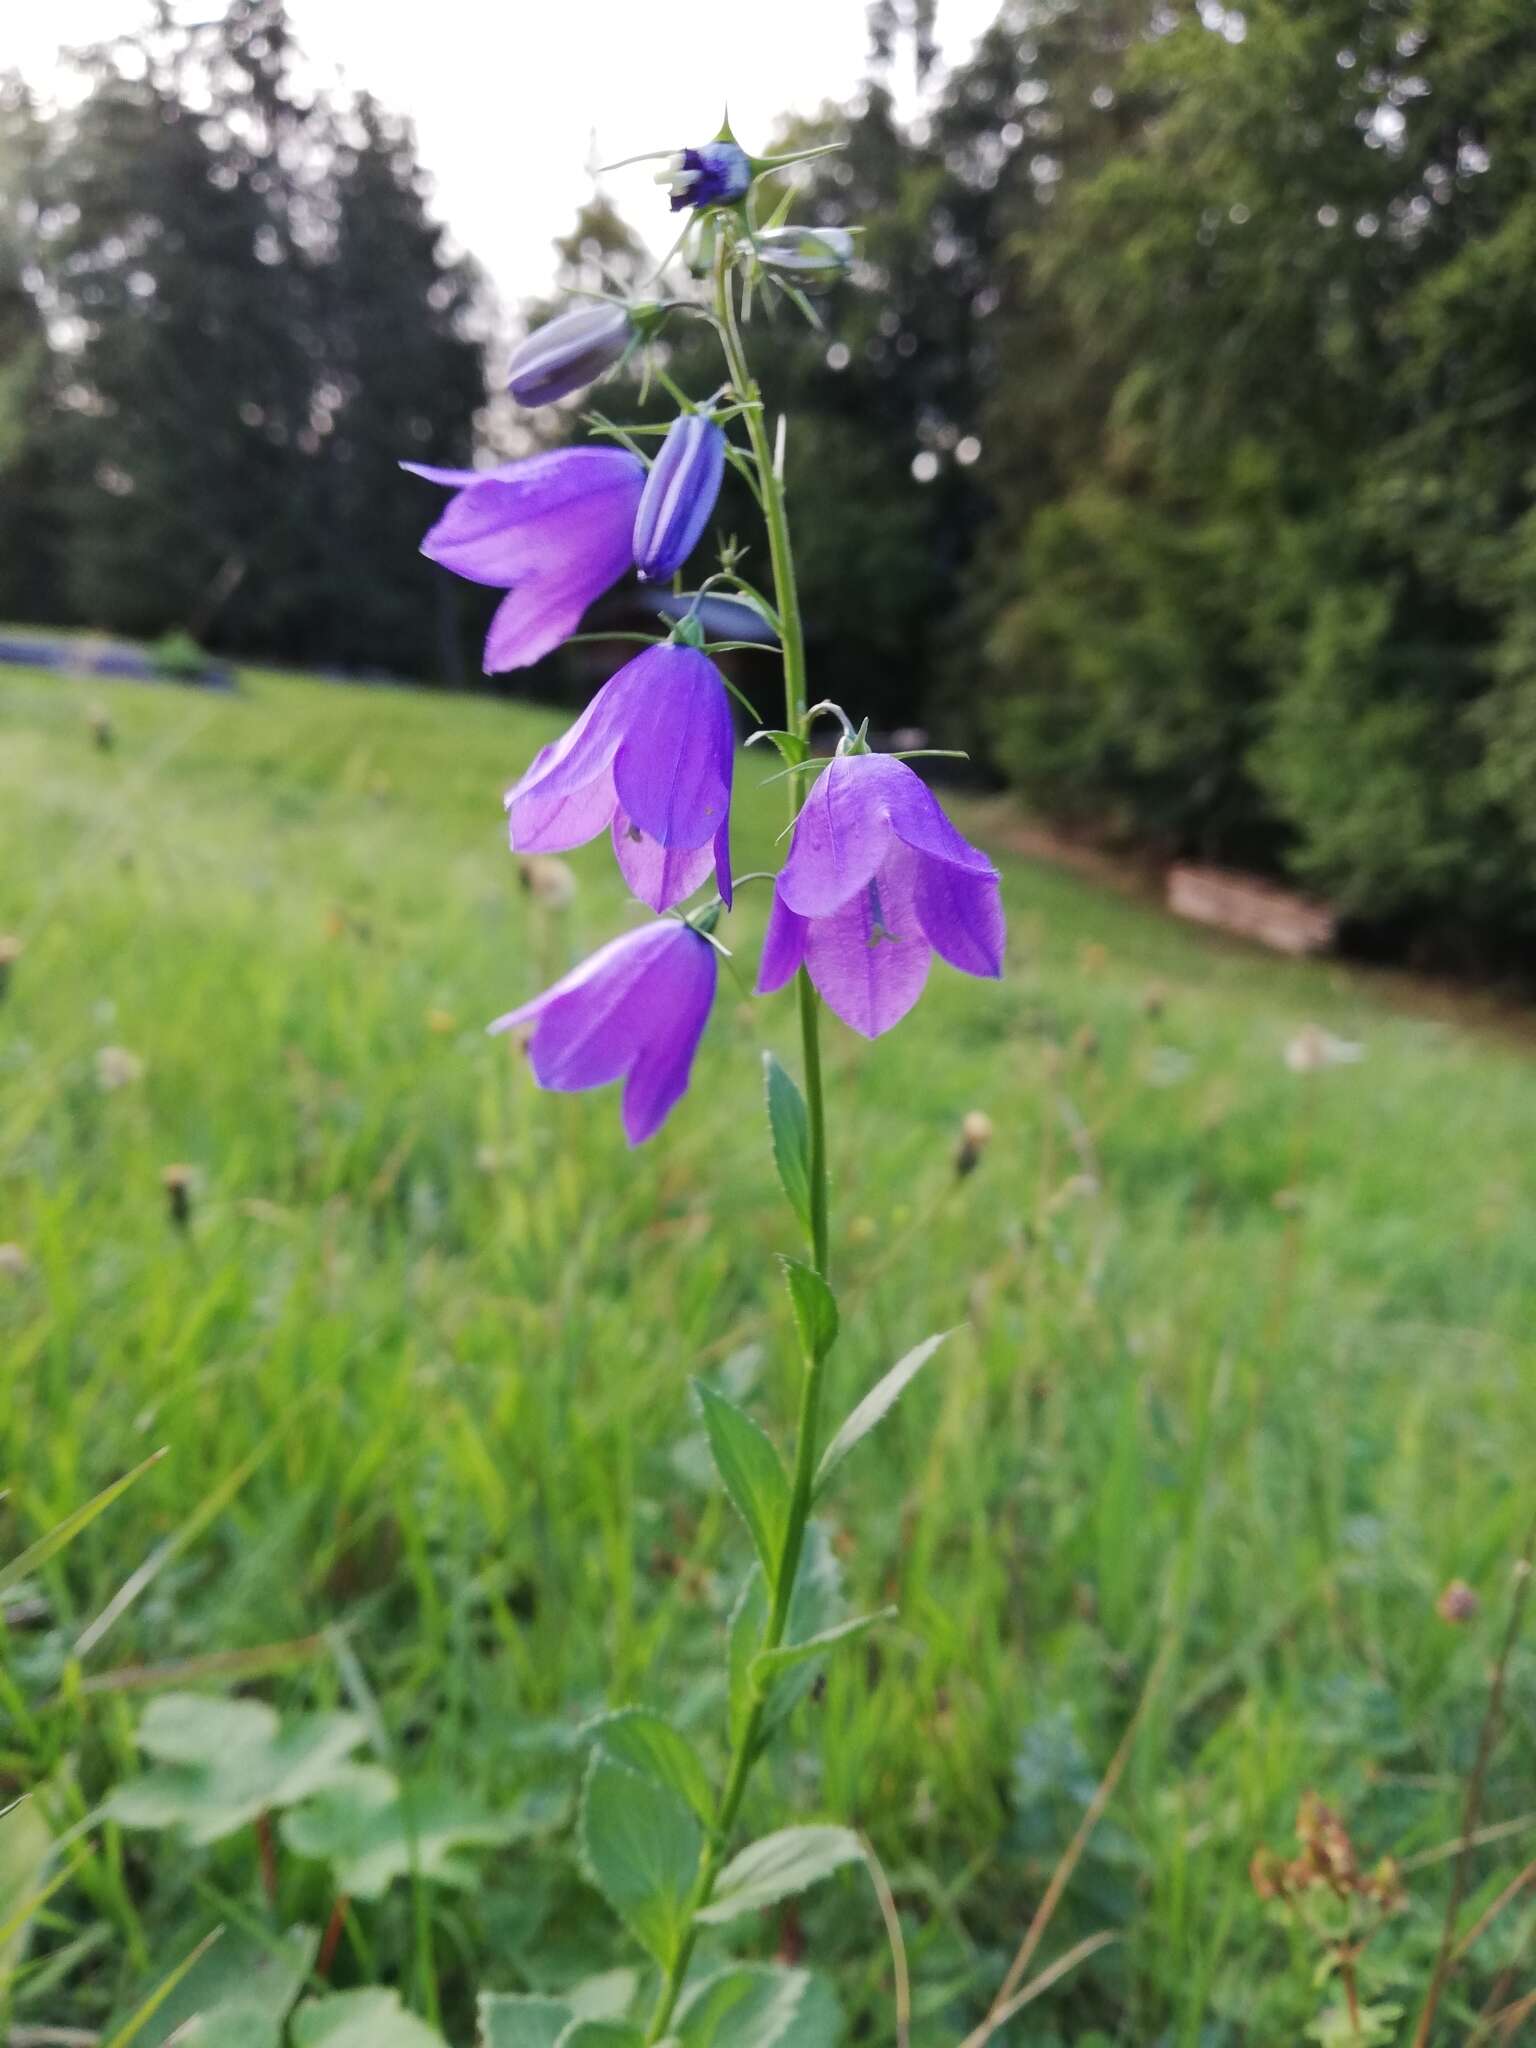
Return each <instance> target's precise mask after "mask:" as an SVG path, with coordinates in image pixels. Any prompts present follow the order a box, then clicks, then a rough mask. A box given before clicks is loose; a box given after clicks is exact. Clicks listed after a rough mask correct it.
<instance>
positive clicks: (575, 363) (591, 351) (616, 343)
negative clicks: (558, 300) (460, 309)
mask: <svg viewBox="0 0 1536 2048" xmlns="http://www.w3.org/2000/svg"><path fill="white" fill-rule="evenodd" d="M633 333H634V329H633V327H632V325H631V323H630V317H629V308H628V307H627V306H614V305H609V304H598V305H594V306H578V307H576V308H575V309H574V311H572V312H569V313H557V314H556V316H555V318H554V319H553V320H546V321H545V323H544V325H543V326H542V327H536V328H535V329H534V331H533V332H532V334H529V335H525V336H524V338H523V339H522V340H521V341H520V342H519V343H518V345H517V347H516V348H515V349H514V350H513V351H512V362H511V366H510V368H509V370H508V372H507V389H508V391H510V392H511V394H512V396H513V397H514V398H515V399H516V400H517V402H518V404H519V405H553V404H554V402H555V400H556V399H557V398H568V397H569V396H570V394H571V393H572V392H573V391H580V390H581V389H582V388H583V386H584V385H587V384H591V383H593V382H594V381H595V380H596V379H597V378H599V377H601V375H602V374H603V372H604V370H611V369H612V368H613V366H614V364H615V363H616V362H617V361H618V360H619V358H620V357H621V356H622V355H623V353H624V351H625V350H626V349H627V348H628V347H629V344H630V339H631V337H632V335H633Z"/></svg>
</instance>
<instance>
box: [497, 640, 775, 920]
mask: <svg viewBox="0 0 1536 2048" xmlns="http://www.w3.org/2000/svg"><path fill="white" fill-rule="evenodd" d="M735 749H736V735H735V729H734V727H733V725H732V723H731V706H730V700H729V698H728V697H727V695H726V689H725V683H724V681H723V680H722V678H721V675H720V671H719V670H718V669H717V668H716V667H715V665H714V663H713V662H712V661H711V660H710V659H709V657H708V655H706V654H701V653H700V652H699V650H698V648H696V647H689V646H686V645H684V644H683V643H681V642H668V643H667V644H666V645H664V646H660V647H647V648H646V649H645V651H644V652H643V653H641V654H637V655H636V656H635V658H634V660H633V661H631V662H626V663H625V665H624V667H623V668H621V669H620V670H619V672H618V674H617V675H615V676H613V677H611V678H610V679H609V681H607V682H606V683H604V685H603V687H602V688H601V689H600V690H599V691H598V693H597V695H596V696H595V697H594V698H593V699H592V702H591V703H590V704H589V705H588V706H587V708H586V710H585V711H584V712H583V713H582V714H581V716H580V718H578V719H577V721H576V723H575V724H574V725H573V726H572V727H571V728H570V730H569V732H567V733H566V734H565V735H564V737H563V738H561V739H558V740H555V741H554V742H553V743H552V744H551V745H549V746H547V747H541V748H540V749H539V751H538V753H537V754H536V755H535V756H534V758H533V763H532V765H531V767H530V768H529V769H528V772H527V773H526V774H525V775H524V776H523V777H522V778H521V780H520V781H518V782H516V783H514V784H513V786H512V787H511V789H509V790H508V791H507V795H506V807H507V826H508V830H509V832H510V835H511V840H512V850H513V852H514V853H564V852H566V851H568V850H569V848H571V847H573V846H582V845H585V843H586V842H587V840H589V839H595V838H596V836H597V834H598V833H599V832H602V831H605V830H609V829H611V830H612V833H613V850H614V853H615V855H616V856H617V858H618V863H619V867H620V869H621V870H622V872H623V875H624V879H625V880H626V881H627V882H628V883H629V886H630V887H631V888H632V889H633V890H634V892H635V894H636V895H637V896H638V897H639V898H640V900H641V901H642V902H643V903H648V904H649V905H650V906H651V908H652V910H670V909H671V907H672V905H673V904H674V903H681V902H682V900H683V898H684V897H685V896H691V895H692V893H693V891H694V890H695V889H697V888H698V886H699V884H700V883H701V882H702V881H703V880H704V878H705V876H706V875H707V874H708V873H709V871H710V869H711V867H713V869H714V871H715V886H716V887H717V888H718V889H719V891H720V895H721V898H722V899H723V901H724V902H726V903H727V904H729V902H730V900H731V837H730V807H731V780H732V775H733V772H734V769H735Z"/></svg>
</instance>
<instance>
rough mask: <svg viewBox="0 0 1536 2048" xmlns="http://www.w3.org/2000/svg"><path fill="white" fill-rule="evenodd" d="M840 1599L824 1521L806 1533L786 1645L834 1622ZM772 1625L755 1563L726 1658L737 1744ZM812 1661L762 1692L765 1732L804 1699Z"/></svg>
mask: <svg viewBox="0 0 1536 2048" xmlns="http://www.w3.org/2000/svg"><path fill="white" fill-rule="evenodd" d="M841 1604H842V1574H841V1572H840V1571H839V1569H838V1563H837V1556H836V1553H835V1552H834V1550H833V1548H832V1541H831V1538H830V1537H829V1536H828V1534H827V1531H826V1529H825V1527H824V1526H823V1525H822V1524H821V1523H820V1522H812V1523H810V1524H809V1525H808V1527H807V1528H806V1532H805V1542H804V1543H803V1545H802V1546H801V1550H800V1565H799V1569H798V1570H797V1571H796V1573H795V1590H794V1593H793V1595H792V1596H791V1598H790V1603H789V1621H788V1624H787V1625H786V1627H785V1630H784V1643H785V1646H786V1647H793V1646H794V1645H796V1644H798V1643H804V1642H809V1641H810V1640H811V1638H812V1637H814V1636H818V1635H821V1634H823V1633H824V1632H825V1631H826V1630H828V1629H830V1628H832V1627H833V1626H834V1625H835V1622H836V1619H837V1615H838V1609H839V1607H840V1606H841ZM767 1627H768V1594H767V1588H766V1586H765V1584H764V1581H763V1574H762V1572H761V1570H760V1569H759V1567H757V1566H756V1565H754V1566H753V1568H752V1570H751V1571H750V1572H749V1573H748V1575H747V1578H746V1582H745V1583H744V1584H743V1586H742V1589H741V1593H740V1595H739V1596H738V1598H737V1602H736V1606H735V1609H734V1610H733V1612H732V1615H731V1626H730V1635H729V1647H728V1652H727V1662H728V1667H729V1673H730V1734H731V1740H732V1742H733V1743H735V1742H739V1741H740V1740H741V1738H742V1735H743V1734H744V1733H745V1730H746V1725H747V1718H748V1716H749V1715H750V1714H751V1712H752V1708H753V1706H754V1704H755V1703H756V1701H757V1699H758V1687H757V1685H756V1684H755V1683H754V1681H753V1677H752V1666H753V1662H754V1660H755V1659H756V1658H757V1657H758V1656H759V1655H760V1654H762V1649H763V1636H764V1634H765V1632H766V1630H767ZM815 1676H816V1671H815V1664H814V1660H813V1659H810V1658H807V1659H806V1660H804V1661H803V1662H800V1663H798V1664H796V1665H793V1666H791V1667H790V1668H787V1669H785V1670H782V1671H781V1672H780V1673H779V1675H778V1677H776V1678H775V1679H773V1680H772V1681H771V1682H770V1684H769V1685H768V1686H767V1688H766V1689H765V1690H764V1692H763V1695H762V1697H763V1701H764V1717H763V1727H764V1731H765V1733H771V1732H772V1730H773V1729H775V1728H777V1727H778V1726H779V1724H780V1723H781V1722H782V1721H784V1720H785V1719H786V1718H787V1717H788V1716H789V1715H790V1714H791V1713H793V1711H794V1709H795V1708H796V1707H797V1706H798V1705H799V1704H800V1702H801V1700H803V1699H804V1698H805V1696H806V1694H807V1693H808V1692H809V1691H810V1689H811V1685H812V1683H813V1682H814V1680H815Z"/></svg>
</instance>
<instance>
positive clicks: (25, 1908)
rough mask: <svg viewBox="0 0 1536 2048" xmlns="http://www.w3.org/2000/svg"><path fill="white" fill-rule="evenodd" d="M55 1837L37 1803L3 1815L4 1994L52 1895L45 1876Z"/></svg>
mask: <svg viewBox="0 0 1536 2048" xmlns="http://www.w3.org/2000/svg"><path fill="white" fill-rule="evenodd" d="M52 1854H53V1834H52V1831H51V1830H50V1828H49V1826H48V1823H47V1821H45V1820H44V1819H43V1816H42V1814H41V1813H40V1812H39V1811H38V1806H37V1801H36V1800H35V1799H18V1800H17V1801H16V1803H15V1805H14V1806H9V1807H7V1808H6V1810H5V1812H4V1813H0V1991H3V1990H4V1988H5V1986H6V1984H7V1983H8V1982H9V1981H10V1977H11V1973H12V1972H13V1971H14V1970H15V1969H16V1967H17V1965H18V1964H19V1963H20V1962H21V1960H22V1957H23V1956H24V1954H25V1953H26V1946H27V1936H28V1933H29V1931H30V1929H31V1925H32V1920H33V1918H34V1916H35V1914H36V1912H37V1910H38V1908H39V1907H40V1906H41V1905H42V1904H43V1902H44V1900H45V1899H46V1897H47V1895H48V1886H47V1885H46V1884H45V1883H44V1881H43V1872H44V1870H46V1868H47V1867H48V1859H49V1857H50V1856H51V1855H52Z"/></svg>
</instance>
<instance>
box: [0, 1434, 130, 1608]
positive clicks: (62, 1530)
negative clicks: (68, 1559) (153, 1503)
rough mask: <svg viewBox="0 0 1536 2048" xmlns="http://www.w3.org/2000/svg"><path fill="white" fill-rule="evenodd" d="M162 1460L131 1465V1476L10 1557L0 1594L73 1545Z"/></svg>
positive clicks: (1, 1571) (0, 1573) (1, 1572)
mask: <svg viewBox="0 0 1536 2048" xmlns="http://www.w3.org/2000/svg"><path fill="white" fill-rule="evenodd" d="M164 1456H165V1452H164V1451H155V1452H153V1453H151V1455H150V1456H149V1457H147V1458H146V1459H145V1460H144V1461H143V1463H142V1464H139V1465H135V1466H134V1468H133V1470H132V1471H131V1472H125V1473H124V1474H123V1476H122V1478H121V1479H114V1480H113V1482H112V1484H111V1485H110V1486H107V1487H103V1488H102V1490H101V1492H100V1493H98V1494H97V1495H96V1496H95V1497H94V1498H93V1499H91V1500H88V1501H87V1502H86V1503H85V1505H84V1506H83V1507H78V1508H76V1509H74V1510H73V1512H72V1513H70V1514H67V1515H66V1516H65V1517H64V1519H63V1521H62V1522H59V1523H58V1524H57V1525H56V1526H55V1527H54V1528H52V1529H50V1530H49V1531H48V1533H47V1535H46V1536H39V1538H38V1539H37V1541H36V1542H35V1543H32V1544H29V1545H28V1546H27V1548H26V1549H25V1550H24V1551H23V1552H22V1553H21V1555H20V1557H13V1558H12V1559H11V1560H10V1561H9V1563H7V1564H3V1565H0V1593H8V1592H9V1591H10V1590H11V1588H12V1586H18V1585H20V1583H21V1581H22V1580H23V1579H25V1578H29V1577H30V1576H31V1574H32V1573H33V1572H35V1571H39V1570H41V1568H42V1567H43V1566H44V1565H45V1564H46V1563H47V1562H48V1560H49V1559H50V1558H51V1557H54V1556H56V1555H57V1553H58V1552H59V1551H61V1550H62V1549H63V1548H64V1546H65V1545H66V1544H67V1543H73V1541H74V1540H75V1538H76V1537H77V1536H78V1535H79V1534H80V1531H81V1530H82V1529H85V1528H89V1526H90V1524H91V1523H92V1522H94V1521H95V1519H96V1517H97V1516H98V1515H99V1514H100V1513H101V1512H102V1510H103V1509H104V1508H109V1507H111V1505H112V1503H113V1501H115V1500H116V1499H117V1498H118V1496H119V1495H120V1494H123V1493H126V1492H127V1490H128V1488H129V1487H130V1486H132V1484H133V1483H134V1481H135V1480H136V1479H142V1478H143V1476H144V1474H145V1473H146V1472H147V1471H148V1470H149V1469H150V1467H151V1466H152V1465H158V1464H159V1462H160V1460H161V1459H162V1458H163V1457H164Z"/></svg>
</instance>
